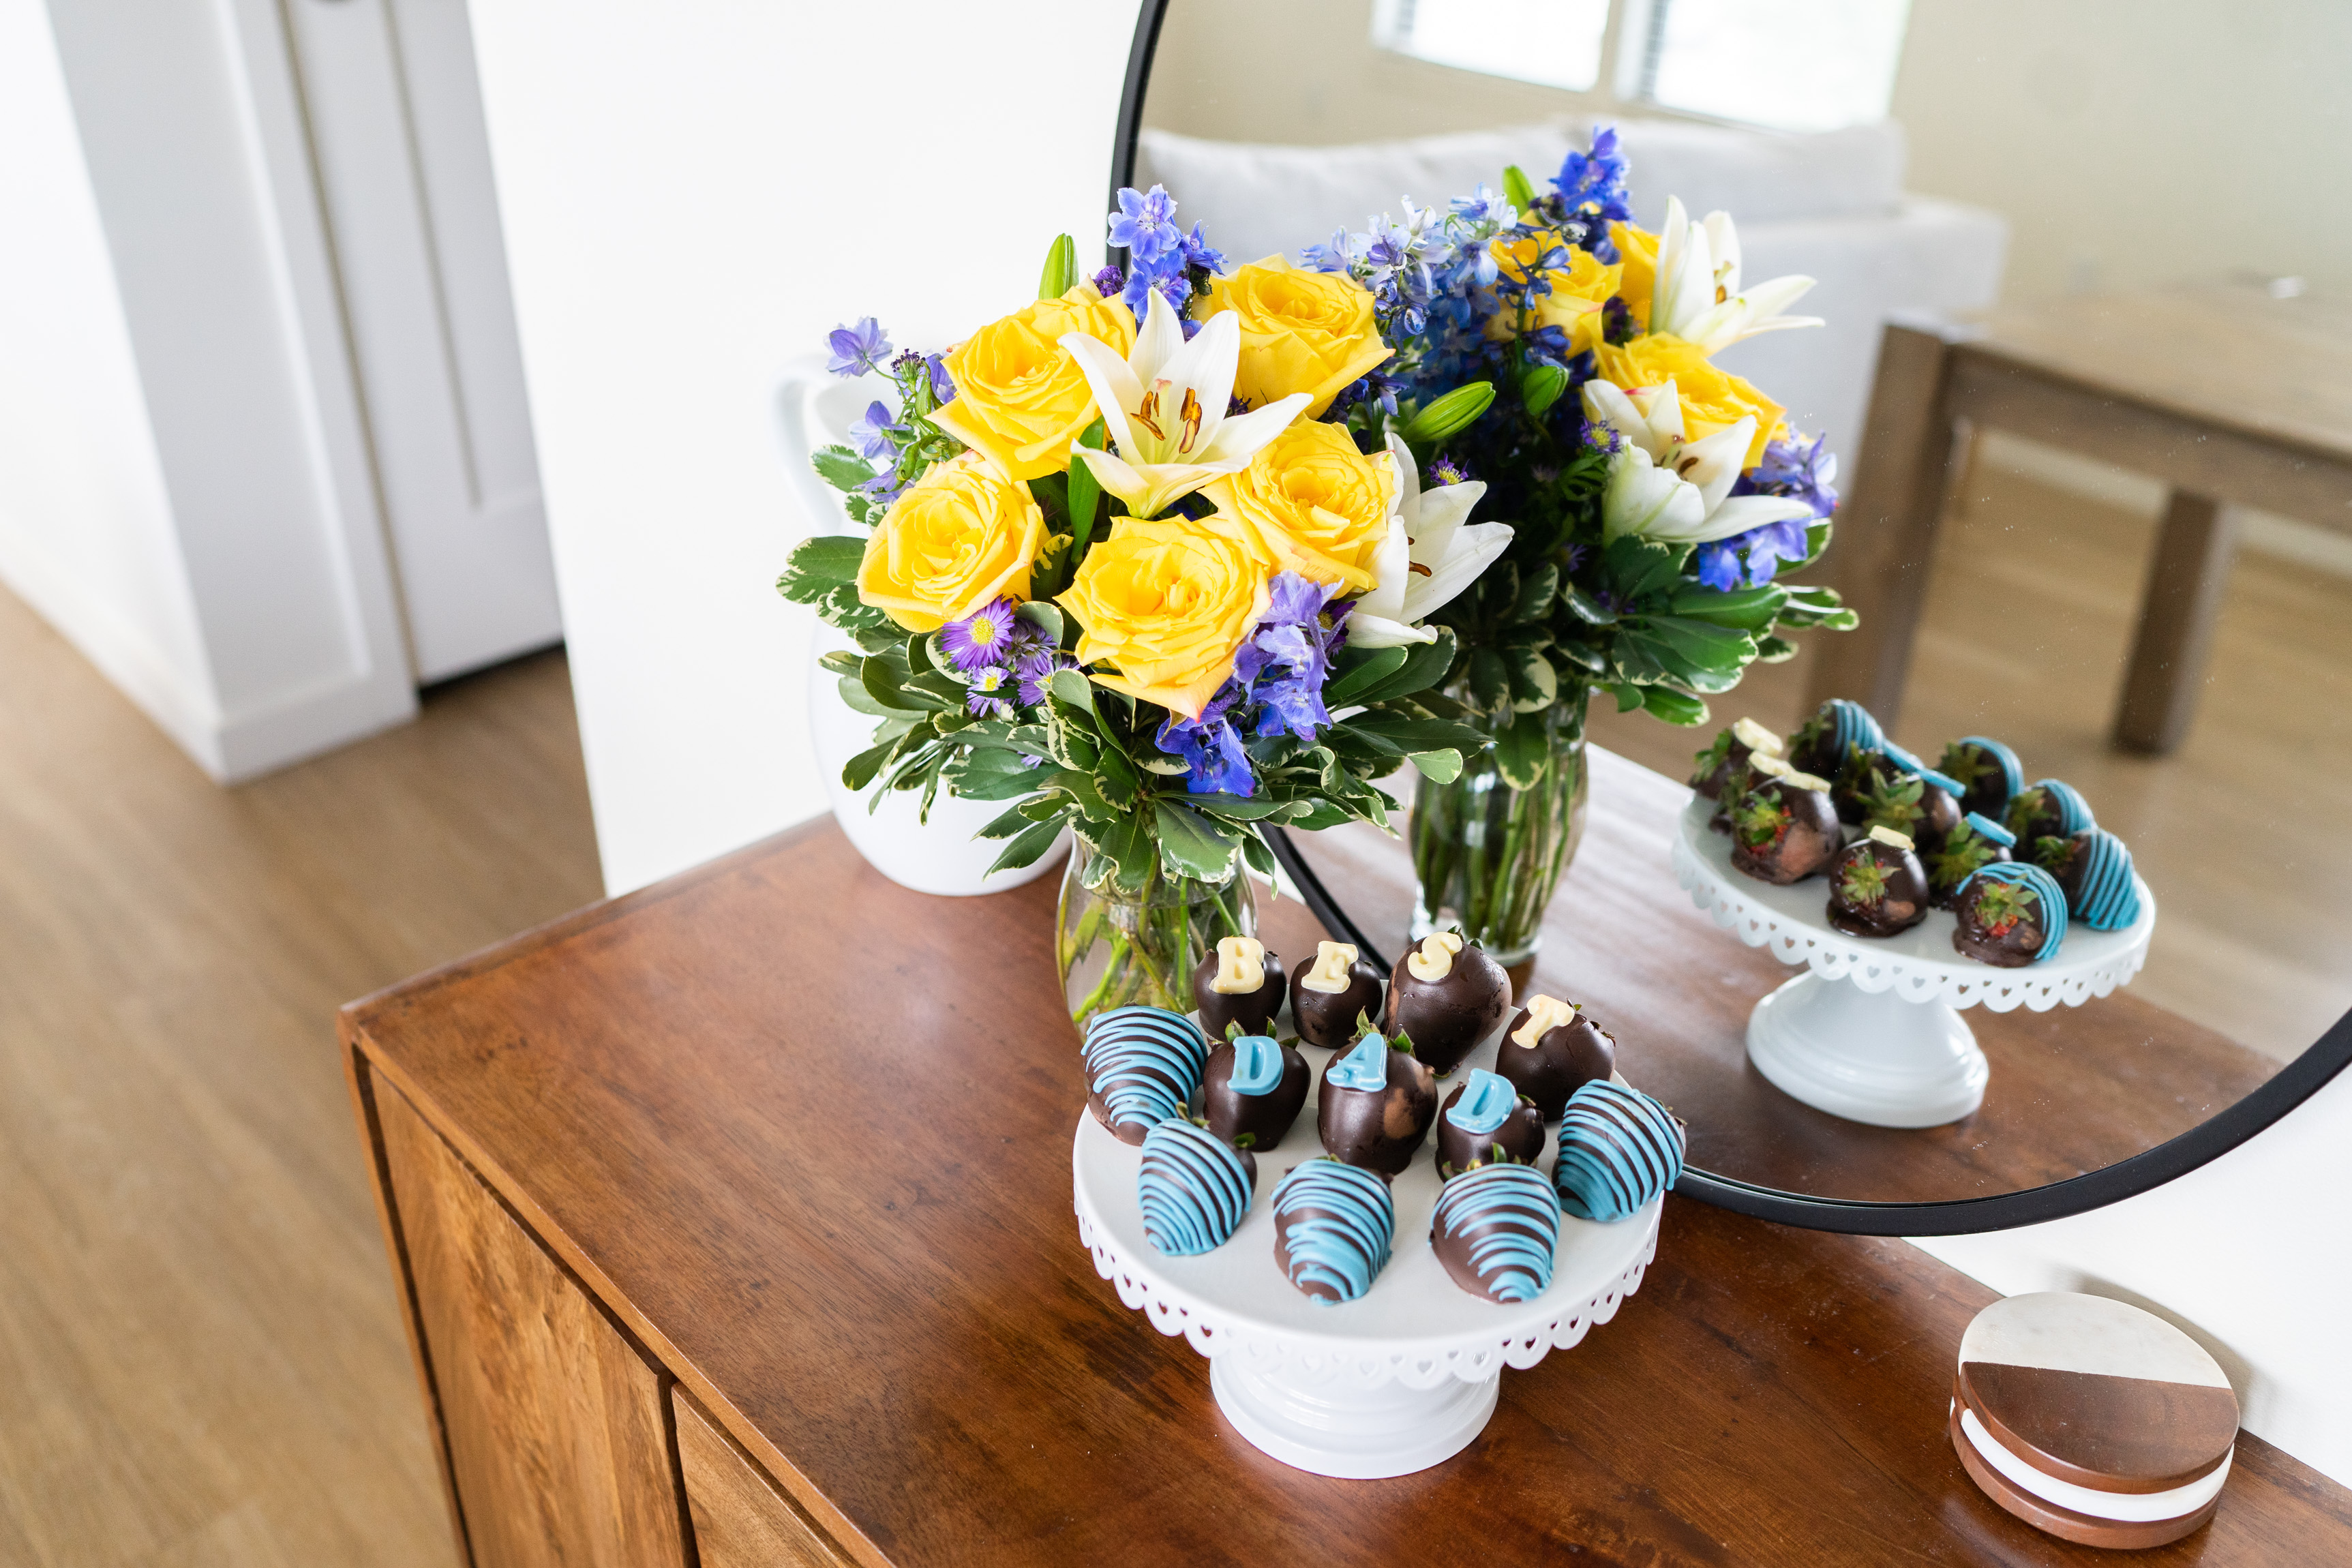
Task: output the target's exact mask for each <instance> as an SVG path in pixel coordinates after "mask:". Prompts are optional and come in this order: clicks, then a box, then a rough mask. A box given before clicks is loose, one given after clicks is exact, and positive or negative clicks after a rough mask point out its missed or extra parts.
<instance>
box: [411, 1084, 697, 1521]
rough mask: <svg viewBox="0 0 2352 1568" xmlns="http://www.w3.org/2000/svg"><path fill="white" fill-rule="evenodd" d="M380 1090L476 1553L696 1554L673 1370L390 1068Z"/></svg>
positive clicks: (422, 1324)
mask: <svg viewBox="0 0 2352 1568" xmlns="http://www.w3.org/2000/svg"><path fill="white" fill-rule="evenodd" d="M375 1098H376V1107H377V1114H378V1117H379V1121H380V1124H381V1126H382V1128H383V1152H384V1163H385V1165H386V1167H387V1168H388V1169H389V1170H390V1172H391V1175H392V1187H393V1195H394V1205H395V1207H396V1208H397V1210H398V1214H399V1224H400V1232H401V1237H402V1239H403V1241H404V1245H405V1247H406V1251H407V1254H408V1268H409V1273H410V1277H411V1279H412V1280H413V1282H414V1285H415V1292H416V1311H417V1318H418V1323H417V1327H418V1331H419V1334H420V1337H421V1338H422V1339H423V1341H424V1343H425V1355H426V1358H427V1360H428V1362H429V1363H430V1367H431V1372H432V1377H433V1384H434V1388H435V1391H436V1394H437V1395H438V1397H439V1400H440V1405H441V1419H442V1425H443V1426H444V1428H445V1430H446V1433H447V1435H448V1443H449V1464H450V1469H451V1471H452V1473H453V1474H454V1476H455V1478H456V1482H457V1500H458V1507H459V1510H460V1511H461V1512H462V1513H463V1515H464V1521H463V1523H464V1528H465V1532H466V1535H467V1540H468V1541H469V1542H471V1544H472V1548H473V1556H474V1564H475V1568H591V1565H593V1568H685V1561H686V1558H685V1535H684V1531H683V1528H682V1524H681V1521H680V1520H679V1518H678V1511H677V1485H676V1482H675V1479H674V1478H673V1476H672V1473H671V1469H670V1460H669V1444H668V1441H667V1435H666V1434H665V1432H664V1430H663V1419H662V1415H663V1386H662V1384H663V1380H662V1378H661V1375H660V1373H657V1372H656V1370H655V1368H654V1367H652V1366H651V1365H649V1364H648V1363H646V1360H645V1359H644V1357H642V1356H640V1355H639V1354H638V1353H637V1352H635V1350H634V1349H632V1348H631V1346H630V1345H629V1343H628V1342H627V1341H626V1340H625V1339H623V1338H622V1337H621V1334H620V1332H619V1331H617V1330H615V1329H614V1327H613V1325H612V1324H611V1323H610V1322H609V1321H606V1319H605V1317H604V1313H603V1312H602V1311H601V1310H599V1309H598V1308H597V1307H596V1305H595V1303H594V1302H593V1301H591V1300H589V1299H588V1297H587V1295H586V1294H585V1293H584V1292H583V1291H582V1290H581V1289H580V1288H579V1287H578V1286H577V1285H575V1284H574V1283H573V1282H572V1279H571V1277H570V1276H569V1275H567V1274H566V1273H565V1272H564V1271H563V1269H562V1268H560V1267H559V1266H558V1265H557V1264H556V1262H555V1260H554V1259H553V1258H550V1257H549V1256H548V1254H547V1252H546V1251H545V1250H544V1249H543V1248H542V1247H541V1246H540V1245H539V1243H538V1242H537V1241H536V1240H534V1239H533V1238H532V1237H531V1236H530V1232H528V1231H527V1230H525V1229H524V1228H523V1227H522V1226H520V1225H519V1224H518V1223H516V1221H515V1219H514V1218H513V1216H512V1215H509V1213H508V1212H507V1210H506V1208H505V1207H504V1206H503V1205H500V1204H499V1201H498V1199H497V1198H496V1197H494V1196H493V1195H492V1194H491V1193H490V1191H489V1189H488V1188H487V1187H485V1186H484V1185H483V1184H481V1182H480V1181H479V1180H478V1178H477V1177H476V1176H475V1175H474V1173H472V1172H471V1171H470V1170H468V1169H467V1166H466V1164H465V1163H464V1162H463V1161H461V1160H459V1159H458V1157H457V1153H456V1152H455V1151H454V1150H452V1149H451V1148H450V1147H449V1145H448V1144H447V1143H446V1142H443V1141H442V1140H441V1137H440V1135H439V1134H437V1133H436V1132H435V1131H433V1130H432V1129H431V1128H430V1127H428V1126H426V1125H425V1121H424V1120H423V1119H422V1118H421V1117H420V1116H418V1114H417V1113H416V1110H415V1107H413V1106H411V1105H410V1104H409V1103H408V1101H407V1100H404V1099H403V1098H402V1097H401V1095H400V1094H399V1093H398V1091H396V1090H395V1089H393V1088H392V1087H391V1086H390V1085H389V1084H387V1083H385V1082H384V1081H383V1079H381V1078H378V1079H376V1080H375Z"/></svg>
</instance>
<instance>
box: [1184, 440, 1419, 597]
mask: <svg viewBox="0 0 2352 1568" xmlns="http://www.w3.org/2000/svg"><path fill="white" fill-rule="evenodd" d="M1202 493H1203V494H1204V495H1206V496H1207V497H1208V498H1209V499H1210V500H1213V501H1214V502H1216V503H1217V510H1219V511H1220V512H1223V513H1224V514H1225V515H1226V516H1228V517H1231V518H1232V519H1233V520H1234V521H1236V522H1238V523H1240V524H1241V525H1242V526H1243V527H1244V528H1245V529H1246V530H1248V537H1249V539H1250V542H1251V543H1252V545H1253V546H1254V548H1255V550H1256V551H1257V552H1258V558H1259V559H1260V560H1262V561H1264V562H1265V563H1267V564H1269V565H1271V566H1274V567H1276V569H1277V570H1286V571H1291V572H1296V573H1297V574H1299V575H1300V576H1302V577H1312V578H1313V579H1315V581H1317V582H1318V583H1339V584H1345V585H1346V586H1347V587H1348V588H1349V589H1350V590H1351V591H1353V592H1356V593H1366V592H1369V591H1370V589H1372V588H1373V587H1375V586H1377V585H1378V584H1379V583H1380V574H1379V572H1378V571H1377V570H1376V569H1375V568H1374V566H1373V557H1375V556H1376V555H1378V554H1379V553H1380V548H1381V543H1382V542H1385V541H1386V540H1387V538H1388V536H1389V514H1390V513H1391V512H1392V511H1394V510H1396V503H1397V473H1396V459H1395V458H1392V457H1391V456H1389V454H1387V453H1386V452H1382V453H1381V454H1380V455H1379V456H1378V457H1373V458H1367V457H1365V456H1364V455H1363V454H1362V453H1361V452H1359V451H1358V450H1356V443H1355V441H1354V439H1353V438H1352V437H1349V434H1348V432H1347V431H1345V430H1344V429H1341V428H1340V427H1339V426H1337V425H1326V424H1323V423H1321V422H1320V421H1318V420H1313V419H1301V420H1298V421H1297V422H1296V423H1294V424H1293V425H1291V426H1290V427H1289V428H1288V429H1286V430H1285V431H1283V433H1282V434H1281V435H1279V436H1276V437H1275V438H1274V439H1273V440H1271V441H1269V442H1267V443H1266V444H1265V446H1264V447H1260V448H1259V449H1258V454H1257V456H1256V457H1255V458H1251V459H1250V463H1249V467H1248V468H1244V469H1243V470H1242V471H1241V472H1240V473H1238V474H1228V475H1226V476H1225V477H1224V478H1223V479H1217V480H1214V481H1213V482H1212V483H1210V484H1209V485H1208V486H1206V487H1205V488H1204V489H1203V490H1202Z"/></svg>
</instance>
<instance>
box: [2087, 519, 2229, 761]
mask: <svg viewBox="0 0 2352 1568" xmlns="http://www.w3.org/2000/svg"><path fill="white" fill-rule="evenodd" d="M2236 547H2237V530H2236V526H2235V524H2234V523H2233V522H2232V521H2231V516H2230V513H2229V511H2228V510H2227V509H2226V508H2224V507H2223V506H2222V505H2221V503H2220V502H2218V501H2215V500H2210V499H2208V498H2207V497H2204V496H2200V495H2193V494H2191V493H2189V491H2187V490H2175V491H2173V492H2172V500H2171V502H2170V504H2168V506H2167V507H2166V508H2165V512H2164V523H2163V526H2162V528H2161V530H2160V531H2158V535H2157V541H2156V564H2155V567H2154V569H2153V570H2152V571H2151V572H2150V573H2149V574H2148V580H2147V597H2146V598H2145V599H2143V600H2142V601H2141V603H2140V611H2139V632H2138V635H2137V637H2135V638H2134V639H2133V642H2132V655H2131V668H2129V669H2128V670H2127V671H2126V673H2125V676H2124V696H2123V701H2122V703H2121V705H2120V706H2118V707H2117V709H2116V745H2117V746H2119V747H2121V748H2122V749H2123V750H2125V751H2127V752H2145V753H2147V755H2149V756H2159V757H2160V756H2162V755H2164V754H2165V753H2166V752H2170V751H2172V750H2173V749H2174V748H2175V747H2177V746H2179V744H2180V742H2181V741H2182V740H2183V739H2184V738H2185V737H2186V736H2187V735H2188V733H2189V724H2190V723H2191V722H2192V721H2194V720H2195V719H2196V717H2197V699H2198V697H2199V696H2200V694H2201V693H2202V692H2203V690H2204V687H2205V661H2206V658H2207V656H2208V655H2209V654H2210V652H2211V651H2212V647H2213V623H2214V622H2215V621H2216V620H2217V619H2218V618H2219V617H2220V616H2221V595H2223V593H2225V592H2226V591H2227V590H2228V588H2229V585H2230V563H2231V557H2232V556H2233V555H2234V554H2235V552H2236Z"/></svg>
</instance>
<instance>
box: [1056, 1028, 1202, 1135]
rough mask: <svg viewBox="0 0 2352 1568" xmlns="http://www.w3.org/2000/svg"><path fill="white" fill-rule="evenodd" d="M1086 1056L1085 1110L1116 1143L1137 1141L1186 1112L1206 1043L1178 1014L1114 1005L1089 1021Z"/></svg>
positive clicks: (1197, 1078) (1196, 1029)
mask: <svg viewBox="0 0 2352 1568" xmlns="http://www.w3.org/2000/svg"><path fill="white" fill-rule="evenodd" d="M1084 1059H1085V1061H1086V1068H1087V1110H1090V1111H1092V1112H1094V1118H1095V1120H1096V1121H1099V1122H1101V1123H1102V1124H1103V1125H1104V1126H1105V1127H1108V1129H1110V1131H1111V1132H1112V1133H1113V1134H1114V1135H1115V1136H1117V1137H1118V1141H1119V1142H1122V1143H1141V1142H1143V1140H1144V1136H1145V1134H1147V1133H1149V1132H1150V1131H1151V1130H1152V1129H1153V1128H1155V1127H1157V1126H1159V1125H1160V1123H1161V1122H1163V1121H1167V1120H1168V1119H1169V1118H1170V1117H1171V1116H1181V1115H1183V1114H1184V1111H1185V1108H1186V1106H1187V1105H1188V1104H1189V1103H1190V1102H1191V1100H1192V1091H1193V1090H1194V1089H1198V1088H1200V1087H1201V1069H1202V1067H1203V1066H1204V1065H1205V1064H1206V1063H1207V1061H1208V1059H1209V1041H1208V1037H1206V1036H1204V1035H1202V1033H1201V1029H1200V1026H1198V1025H1196V1024H1194V1023H1193V1022H1192V1019H1190V1018H1187V1017H1186V1016H1184V1015H1182V1014H1181V1013H1171V1012H1169V1011H1168V1010H1167V1009H1166V1008H1164V1007H1114V1008H1112V1009H1111V1010H1110V1011H1108V1012H1107V1013H1097V1014H1096V1015H1095V1016H1094V1018H1093V1020H1092V1021H1091V1022H1089V1023H1088V1024H1087V1041H1086V1046H1085V1047H1084Z"/></svg>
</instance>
